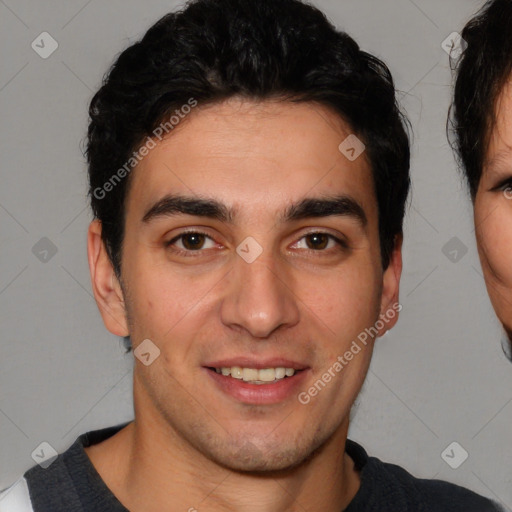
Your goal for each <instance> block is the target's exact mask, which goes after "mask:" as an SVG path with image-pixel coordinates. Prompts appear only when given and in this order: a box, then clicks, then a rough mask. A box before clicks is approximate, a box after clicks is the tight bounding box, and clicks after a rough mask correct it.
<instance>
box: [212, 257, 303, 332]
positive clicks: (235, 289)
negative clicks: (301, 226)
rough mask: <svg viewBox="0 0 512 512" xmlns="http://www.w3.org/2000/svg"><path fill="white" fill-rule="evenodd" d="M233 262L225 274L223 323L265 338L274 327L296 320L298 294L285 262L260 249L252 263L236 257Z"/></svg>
mask: <svg viewBox="0 0 512 512" xmlns="http://www.w3.org/2000/svg"><path fill="white" fill-rule="evenodd" d="M234 265H235V268H233V270H232V271H231V272H229V274H228V275H227V276H226V279H227V283H226V288H225V290H226V295H225V297H224V300H223V303H222V307H221V318H222V322H223V323H224V325H227V326H229V327H231V328H235V329H237V330H240V329H244V330H246V331H247V332H248V333H249V334H250V335H251V336H252V337H253V338H268V337H269V336H270V335H271V334H272V333H273V332H274V331H276V330H277V329H279V328H283V326H287V327H292V326H294V325H296V324H297V323H298V321H299V308H298V304H297V301H298V297H297V296H296V295H295V293H294V288H295V286H294V282H293V278H292V276H291V274H290V271H289V269H287V268H286V266H285V264H284V262H279V264H278V263H277V262H276V261H273V259H272V255H271V254H268V255H267V254H266V253H265V252H263V254H261V255H260V256H259V257H258V258H257V259H256V260H255V261H253V262H252V263H247V262H246V261H245V260H244V259H242V258H240V257H237V258H236V259H235V262H234Z"/></svg>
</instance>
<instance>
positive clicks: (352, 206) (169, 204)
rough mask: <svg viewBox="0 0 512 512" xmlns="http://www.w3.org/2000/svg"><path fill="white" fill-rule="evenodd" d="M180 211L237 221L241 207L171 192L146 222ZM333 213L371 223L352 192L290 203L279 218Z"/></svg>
mask: <svg viewBox="0 0 512 512" xmlns="http://www.w3.org/2000/svg"><path fill="white" fill-rule="evenodd" d="M180 214H184V215H192V216H194V217H206V218H209V219H215V220H219V221H221V222H225V223H228V224H233V223H234V220H235V218H236V214H237V209H235V208H230V207H228V206H226V205H225V204H223V203H221V202H219V201H217V200H215V199H205V198H200V197H193V196H183V195H175V194H171V195H166V196H165V197H163V198H162V199H160V200H159V201H157V202H156V203H155V204H154V205H153V206H151V207H150V208H149V209H148V210H147V211H146V213H145V214H144V216H143V218H142V222H144V223H149V222H150V221H152V220H154V219H157V218H160V217H172V216H175V215H180ZM332 216H341V217H351V218H353V219H355V220H356V221H357V222H358V223H359V224H360V225H361V226H362V227H366V225H367V224H368V219H367V217H366V214H365V212H364V209H363V207H362V206H361V205H360V204H359V202H357V201H356V200H355V199H354V198H352V197H350V196H348V195H337V196H324V197H310V198H305V199H302V200H300V201H299V202H297V203H293V204H291V205H289V206H287V207H286V209H285V210H284V211H283V212H282V213H281V214H280V215H279V217H278V222H280V223H284V222H293V221H297V220H301V219H309V218H322V217H332Z"/></svg>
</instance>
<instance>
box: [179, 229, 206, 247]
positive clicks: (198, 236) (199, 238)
mask: <svg viewBox="0 0 512 512" xmlns="http://www.w3.org/2000/svg"><path fill="white" fill-rule="evenodd" d="M181 239H182V244H183V247H184V248H185V249H187V250H190V251H193V250H197V249H201V247H202V245H203V244H204V240H205V235H203V234H202V233H186V234H185V235H182V236H181Z"/></svg>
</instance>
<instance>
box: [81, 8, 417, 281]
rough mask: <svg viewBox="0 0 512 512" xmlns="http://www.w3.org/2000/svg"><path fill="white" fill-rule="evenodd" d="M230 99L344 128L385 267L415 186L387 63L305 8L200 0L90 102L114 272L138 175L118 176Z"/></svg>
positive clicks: (120, 61) (93, 162)
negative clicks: (363, 165) (371, 190)
mask: <svg viewBox="0 0 512 512" xmlns="http://www.w3.org/2000/svg"><path fill="white" fill-rule="evenodd" d="M233 96H239V97H242V98H247V99H254V100H265V99H271V98H273V99H278V100H283V101H287V100H288V101H293V102H317V103H319V104H322V105H324V106H327V107H329V108H331V109H332V110H333V111H334V112H336V113H337V114H338V115H339V116H340V117H341V118H342V119H343V120H345V121H346V122H347V123H348V124H349V126H350V128H351V130H352V131H353V132H354V134H356V135H357V136H358V137H359V138H360V139H361V140H362V141H363V142H364V144H365V145H366V154H367V156H368V158H369V161H370V164H371V167H372V174H373V181H374V187H375V192H376V196H377V201H378V211H379V236H380V245H381V254H382V264H383V266H384V268H386V267H387V266H388V264H389V259H390V255H391V252H392V250H393V247H394V243H395V237H396V235H397V234H401V233H402V223H403V217H404V211H405V203H406V199H407V195H408V191H409V186H410V178H409V158H410V150H409V138H408V135H407V131H406V125H407V120H406V118H405V116H404V115H403V114H402V113H401V111H400V109H399V107H398V104H397V101H396V98H395V88H394V83H393V79H392V77H391V73H390V72H389V70H388V68H387V67H386V65H385V64H384V63H383V62H381V61H380V60H379V59H378V58H376V57H374V56H372V55H370V54H368V53H366V52H364V51H362V50H360V48H359V47H358V45H357V44H356V42H355V41H354V40H353V39H351V38H350V37H349V36H348V35H347V34H345V33H344V32H340V31H337V30H336V29H335V28H334V26H333V25H332V24H331V23H330V22H329V21H328V20H327V19H326V17H325V15H324V14H323V13H322V12H321V11H319V10H318V9H317V8H315V7H313V6H311V5H309V4H306V3H304V2H301V1H299V0H258V1H255V0H193V1H190V2H189V3H188V4H187V5H186V7H185V8H184V9H183V10H181V11H179V12H173V13H169V14H167V15H165V16H164V17H163V18H161V19H160V20H159V21H157V22H156V23H155V24H154V25H153V26H152V27H151V28H150V29H149V30H148V31H147V33H146V34H145V35H144V37H143V38H142V39H141V40H140V41H139V42H137V43H135V44H133V45H132V46H130V47H129V48H127V49H126V50H124V51H123V52H122V53H121V54H120V55H119V57H118V58H117V60H116V62H115V63H114V64H113V66H112V68H111V69H110V71H109V72H108V73H107V75H106V76H105V78H104V80H103V84H102V86H101V88H100V89H99V90H98V92H97V93H96V94H95V95H94V97H93V99H92V101H91V104H90V108H89V115H90V123H89V128H88V141H87V149H86V155H87V160H88V166H89V196H90V199H91V206H92V210H93V213H94V216H95V218H97V219H99V220H100V221H101V224H102V238H103V241H104V243H105V247H106V249H107V252H108V255H109V258H110V260H111V262H112V264H113V267H114V269H115V271H116V274H117V275H118V276H120V275H121V252H122V251H121V249H122V241H123V234H124V222H125V218H124V217H125V215H124V213H125V197H126V195H127V191H128V186H129V183H130V176H131V175H128V177H127V178H126V179H119V180H117V179H116V181H115V182H112V178H114V177H115V176H114V175H115V174H116V171H118V170H119V171H121V169H122V167H123V165H124V169H125V172H122V173H121V174H120V173H119V172H118V174H117V177H118V178H119V177H120V175H122V176H124V175H126V174H127V171H126V162H127V161H128V160H129V159H130V158H131V156H132V154H133V152H134V150H136V149H137V148H138V147H139V146H140V144H141V143H142V141H143V140H144V139H145V138H146V137H148V136H150V135H151V134H152V133H153V132H154V130H155V128H156V127H158V125H159V124H161V123H162V122H163V120H164V119H166V118H168V117H169V115H170V114H171V113H172V112H174V111H175V109H179V108H180V107H182V106H183V105H186V104H187V103H189V102H190V100H191V98H193V101H195V102H198V103H199V104H207V103H215V102H221V101H223V100H225V99H228V98H230V97H233ZM340 142H341V141H340ZM109 183H110V184H109ZM107 184H109V186H108V187H107V186H106V185H107ZM107 190H108V194H107V193H105V191H107Z"/></svg>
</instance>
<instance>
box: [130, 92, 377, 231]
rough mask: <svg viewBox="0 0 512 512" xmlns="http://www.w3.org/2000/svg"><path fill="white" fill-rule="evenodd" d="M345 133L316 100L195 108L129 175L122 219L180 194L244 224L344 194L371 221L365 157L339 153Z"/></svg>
mask: <svg viewBox="0 0 512 512" xmlns="http://www.w3.org/2000/svg"><path fill="white" fill-rule="evenodd" d="M349 135H351V130H350V127H349V126H348V125H347V124H346V123H345V122H343V120H342V119H341V118H340V116H338V115H337V114H335V113H334V112H332V111H331V110H330V109H328V108H325V107H323V106H320V105H318V104H314V103H290V102H278V101H264V102H258V103H256V102H253V101H248V100H240V99H235V98H234V99H231V100H229V101H226V102H223V103H219V104H213V105H208V106H206V107H201V106H198V107H196V108H195V109H194V110H193V112H192V113H190V114H189V115H188V116H187V117H186V118H185V119H183V120H182V121H181V124H180V125H178V126H177V128H176V129H174V130H173V131H172V132H171V133H170V134H169V135H168V136H167V137H166V138H164V139H163V140H162V141H160V142H157V144H156V146H155V147H154V148H153V149H151V150H150V151H149V153H148V154H147V155H146V156H145V157H144V158H143V160H142V161H141V162H140V163H139V164H138V165H137V167H136V168H135V170H134V171H133V176H132V183H131V186H130V191H129V194H128V198H127V201H126V204H127V215H129V213H130V211H131V212H132V213H134V212H136V211H138V213H140V212H142V211H143V210H144V209H145V208H147V207H148V206H150V205H151V204H154V203H155V202H157V201H158V200H159V199H161V198H162V197H164V196H165V195H168V194H186V195H187V196H194V195H196V196H201V197H208V198H215V199H217V200H218V201H220V202H222V203H224V204H226V205H228V206H230V207H231V208H232V210H233V211H235V212H236V214H237V219H238V220H240V221H241V220H242V219H244V220H245V221H246V222H249V221H256V220H258V219H261V218H262V216H269V217H272V216H274V215H275V214H276V213H277V212H280V211H282V208H283V205H284V204H289V203H291V202H296V201H297V200H300V199H301V198H303V197H306V196H308V197H311V196H322V195H326V194H329V195H333V194H346V195H349V196H351V197H353V198H354V199H355V200H357V201H358V202H359V203H360V204H361V205H362V207H363V209H364V210H365V213H366V215H367V217H368V218H369V220H371V218H372V217H375V218H376V216H377V205H376V198H375V194H374V187H373V179H372V175H371V169H370V165H369V163H368V159H367V156H366V153H365V152H363V153H362V154H361V155H360V156H359V157H358V158H356V159H355V160H353V161H352V160H350V159H349V158H347V157H346V156H345V154H344V153H342V152H341V151H340V149H339V145H340V144H341V143H342V142H343V141H344V140H345V139H347V137H348V136H349ZM349 140H352V139H349Z"/></svg>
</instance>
